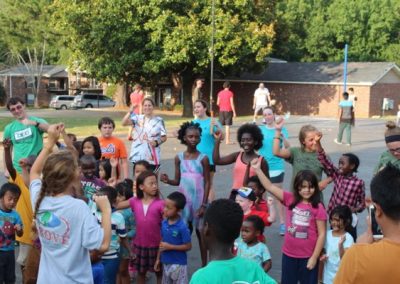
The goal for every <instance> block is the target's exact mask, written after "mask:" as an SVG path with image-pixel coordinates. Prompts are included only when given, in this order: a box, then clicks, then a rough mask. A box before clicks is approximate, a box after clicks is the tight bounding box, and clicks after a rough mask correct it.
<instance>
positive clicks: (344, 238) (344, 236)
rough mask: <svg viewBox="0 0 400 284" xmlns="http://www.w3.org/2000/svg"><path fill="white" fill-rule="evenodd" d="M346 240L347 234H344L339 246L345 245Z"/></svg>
mask: <svg viewBox="0 0 400 284" xmlns="http://www.w3.org/2000/svg"><path fill="white" fill-rule="evenodd" d="M345 241H346V235H343V236H341V237H340V239H339V246H340V247H341V246H343V243H344V242H345Z"/></svg>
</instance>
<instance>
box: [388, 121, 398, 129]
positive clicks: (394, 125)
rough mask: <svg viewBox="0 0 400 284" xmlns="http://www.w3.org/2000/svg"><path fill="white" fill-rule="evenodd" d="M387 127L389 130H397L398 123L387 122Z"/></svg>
mask: <svg viewBox="0 0 400 284" xmlns="http://www.w3.org/2000/svg"><path fill="white" fill-rule="evenodd" d="M386 127H387V128H388V129H394V128H396V123H395V122H394V121H391V120H390V121H387V122H386Z"/></svg>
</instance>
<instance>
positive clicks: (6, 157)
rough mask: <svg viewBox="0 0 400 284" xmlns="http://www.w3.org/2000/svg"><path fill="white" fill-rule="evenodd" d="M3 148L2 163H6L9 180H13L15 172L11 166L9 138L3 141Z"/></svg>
mask: <svg viewBox="0 0 400 284" xmlns="http://www.w3.org/2000/svg"><path fill="white" fill-rule="evenodd" d="M3 147H4V162H5V163H6V168H7V171H8V173H9V174H10V177H11V179H12V180H15V178H16V177H17V171H16V170H15V168H14V166H13V162H12V157H11V147H12V142H11V139H9V138H7V139H4V141H3Z"/></svg>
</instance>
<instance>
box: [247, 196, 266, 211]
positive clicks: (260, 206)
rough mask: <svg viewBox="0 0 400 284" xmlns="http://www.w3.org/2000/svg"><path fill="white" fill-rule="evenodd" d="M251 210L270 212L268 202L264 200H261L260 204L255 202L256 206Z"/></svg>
mask: <svg viewBox="0 0 400 284" xmlns="http://www.w3.org/2000/svg"><path fill="white" fill-rule="evenodd" d="M251 210H256V211H263V212H267V213H268V212H269V209H268V204H267V201H265V200H264V199H261V200H260V201H259V202H258V203H257V202H254V205H253V206H252V207H251Z"/></svg>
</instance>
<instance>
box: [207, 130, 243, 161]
mask: <svg viewBox="0 0 400 284" xmlns="http://www.w3.org/2000/svg"><path fill="white" fill-rule="evenodd" d="M214 137H215V142H214V151H213V160H214V164H215V165H229V164H232V163H234V162H235V161H236V159H237V156H238V155H239V153H240V152H234V153H232V154H229V155H227V156H225V157H221V156H220V154H219V145H220V144H221V140H222V132H221V131H220V132H219V133H214Z"/></svg>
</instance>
